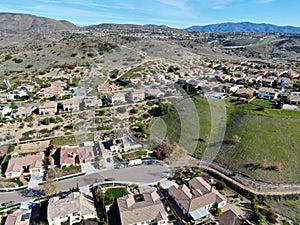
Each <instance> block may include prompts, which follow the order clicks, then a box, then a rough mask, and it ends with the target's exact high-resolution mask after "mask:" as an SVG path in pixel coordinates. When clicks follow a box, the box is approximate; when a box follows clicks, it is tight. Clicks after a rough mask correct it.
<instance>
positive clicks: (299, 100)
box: [288, 92, 300, 106]
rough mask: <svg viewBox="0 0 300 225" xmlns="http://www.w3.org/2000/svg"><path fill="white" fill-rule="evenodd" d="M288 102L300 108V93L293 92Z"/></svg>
mask: <svg viewBox="0 0 300 225" xmlns="http://www.w3.org/2000/svg"><path fill="white" fill-rule="evenodd" d="M288 100H289V103H290V104H291V105H297V106H300V92H291V93H290V95H289V97H288Z"/></svg>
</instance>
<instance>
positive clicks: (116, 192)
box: [105, 187, 128, 198]
mask: <svg viewBox="0 0 300 225" xmlns="http://www.w3.org/2000/svg"><path fill="white" fill-rule="evenodd" d="M127 194H128V193H127V191H126V188H123V187H117V188H109V189H108V190H107V191H106V192H105V196H113V198H120V197H123V196H125V195H127Z"/></svg>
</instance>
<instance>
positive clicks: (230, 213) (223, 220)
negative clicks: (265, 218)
mask: <svg viewBox="0 0 300 225" xmlns="http://www.w3.org/2000/svg"><path fill="white" fill-rule="evenodd" d="M222 211H223V212H222V215H220V216H218V217H216V220H217V221H218V222H219V224H222V225H233V224H234V225H242V224H247V223H246V222H244V221H243V219H242V218H241V216H239V215H238V214H237V213H236V212H235V211H234V210H233V209H231V208H229V207H225V208H224V209H223V210H222Z"/></svg>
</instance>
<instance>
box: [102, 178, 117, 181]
mask: <svg viewBox="0 0 300 225" xmlns="http://www.w3.org/2000/svg"><path fill="white" fill-rule="evenodd" d="M114 180H115V178H105V179H104V181H114Z"/></svg>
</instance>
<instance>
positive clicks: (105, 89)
mask: <svg viewBox="0 0 300 225" xmlns="http://www.w3.org/2000/svg"><path fill="white" fill-rule="evenodd" d="M119 88H120V87H119V86H117V85H116V84H115V83H111V84H110V83H109V82H105V83H103V84H100V85H99V86H98V88H97V89H98V91H99V92H100V93H103V94H106V93H110V92H114V91H117V90H119Z"/></svg>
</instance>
